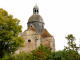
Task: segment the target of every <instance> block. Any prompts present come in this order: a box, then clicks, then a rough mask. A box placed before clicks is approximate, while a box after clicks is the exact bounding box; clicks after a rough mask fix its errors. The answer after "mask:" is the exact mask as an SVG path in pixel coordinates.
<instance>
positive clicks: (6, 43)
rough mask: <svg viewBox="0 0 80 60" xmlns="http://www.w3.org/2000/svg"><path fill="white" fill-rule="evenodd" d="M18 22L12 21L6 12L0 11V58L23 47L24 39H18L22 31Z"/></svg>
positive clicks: (16, 20)
mask: <svg viewBox="0 0 80 60" xmlns="http://www.w3.org/2000/svg"><path fill="white" fill-rule="evenodd" d="M19 22H20V20H18V19H17V18H15V19H13V16H12V15H8V13H7V11H5V10H3V9H0V58H2V57H3V56H4V55H6V54H10V53H11V52H12V53H14V51H16V50H17V49H18V47H19V46H23V43H24V39H23V38H21V37H18V34H19V32H21V31H22V30H21V28H22V26H21V25H19Z"/></svg>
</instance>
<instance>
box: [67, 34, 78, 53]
mask: <svg viewBox="0 0 80 60" xmlns="http://www.w3.org/2000/svg"><path fill="white" fill-rule="evenodd" d="M65 38H66V39H67V40H68V43H67V44H68V47H65V49H69V50H70V49H72V50H75V51H77V52H78V49H79V47H77V46H76V43H75V40H76V39H75V37H74V36H73V35H72V34H70V35H68V36H67V37H65Z"/></svg>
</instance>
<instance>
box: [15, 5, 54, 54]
mask: <svg viewBox="0 0 80 60" xmlns="http://www.w3.org/2000/svg"><path fill="white" fill-rule="evenodd" d="M27 26H28V28H27V29H26V30H25V31H24V32H21V33H19V36H21V37H22V38H24V40H25V42H24V45H25V47H20V48H19V49H18V50H17V51H16V52H15V53H16V54H18V53H19V52H20V51H25V52H26V53H29V52H30V51H32V50H35V49H36V48H37V47H39V46H40V44H43V45H44V46H46V47H49V48H51V49H52V50H51V52H53V51H55V39H54V37H53V36H52V35H51V34H50V33H49V32H48V31H47V29H44V21H43V18H42V17H41V16H40V15H39V8H38V6H37V5H35V6H34V7H33V15H31V16H30V18H29V19H28V23H27Z"/></svg>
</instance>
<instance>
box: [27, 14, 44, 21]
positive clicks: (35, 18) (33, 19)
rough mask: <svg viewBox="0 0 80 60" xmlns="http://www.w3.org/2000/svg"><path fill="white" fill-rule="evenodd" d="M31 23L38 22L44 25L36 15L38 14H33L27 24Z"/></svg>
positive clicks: (41, 19)
mask: <svg viewBox="0 0 80 60" xmlns="http://www.w3.org/2000/svg"><path fill="white" fill-rule="evenodd" d="M32 21H38V22H42V23H44V21H43V18H42V17H41V16H40V15H38V14H33V15H32V16H31V17H30V18H29V20H28V22H32Z"/></svg>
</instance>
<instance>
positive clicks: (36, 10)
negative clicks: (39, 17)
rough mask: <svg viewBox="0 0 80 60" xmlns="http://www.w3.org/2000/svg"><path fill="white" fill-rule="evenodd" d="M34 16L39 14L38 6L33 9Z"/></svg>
mask: <svg viewBox="0 0 80 60" xmlns="http://www.w3.org/2000/svg"><path fill="white" fill-rule="evenodd" d="M33 14H39V8H38V6H37V5H35V6H34V8H33Z"/></svg>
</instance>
